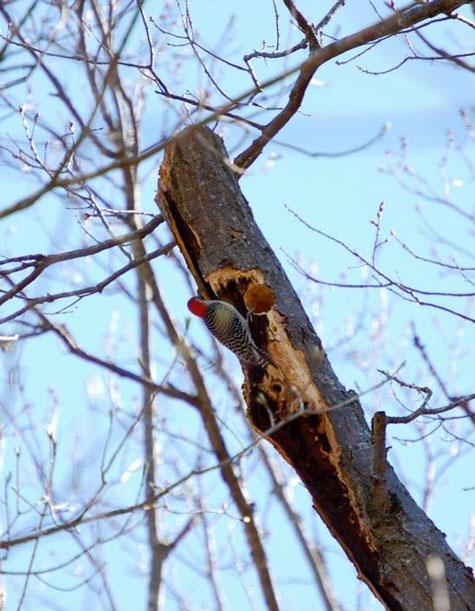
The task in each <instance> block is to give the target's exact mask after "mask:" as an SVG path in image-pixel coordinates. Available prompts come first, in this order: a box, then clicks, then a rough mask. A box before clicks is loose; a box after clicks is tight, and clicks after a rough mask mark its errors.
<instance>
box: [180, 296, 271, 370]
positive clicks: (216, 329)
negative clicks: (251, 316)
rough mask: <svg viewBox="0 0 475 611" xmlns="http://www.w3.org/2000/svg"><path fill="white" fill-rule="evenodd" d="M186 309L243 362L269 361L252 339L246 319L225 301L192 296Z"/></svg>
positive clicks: (262, 365) (266, 362) (259, 362)
mask: <svg viewBox="0 0 475 611" xmlns="http://www.w3.org/2000/svg"><path fill="white" fill-rule="evenodd" d="M188 309H189V310H190V312H191V313H192V314H194V315H195V316H199V317H200V318H202V319H203V321H204V323H205V325H206V326H207V327H208V329H209V330H210V331H211V333H212V334H213V335H214V337H215V338H216V339H217V340H218V341H219V342H220V343H221V344H223V346H226V348H229V350H231V352H234V354H235V355H236V356H237V357H238V358H239V360H240V361H242V362H244V363H250V364H252V365H258V366H260V367H266V366H267V365H268V364H269V363H270V362H271V361H270V359H269V357H268V356H267V354H266V353H265V352H264V351H263V350H261V349H260V348H258V347H257V346H256V344H255V342H254V340H253V339H252V335H251V330H250V329H249V325H248V323H247V320H246V319H245V318H244V316H242V315H241V314H240V313H239V312H238V311H237V310H236V308H235V307H234V306H233V305H231V304H230V303H227V302H226V301H219V300H212V301H205V300H204V299H198V298H197V297H192V298H191V299H190V300H189V301H188Z"/></svg>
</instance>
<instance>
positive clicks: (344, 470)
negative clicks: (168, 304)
mask: <svg viewBox="0 0 475 611" xmlns="http://www.w3.org/2000/svg"><path fill="white" fill-rule="evenodd" d="M157 202H158V204H159V206H160V208H161V210H162V212H163V214H164V216H165V218H166V220H167V221H168V224H169V226H170V228H171V231H172V232H173V234H174V237H175V239H176V241H177V244H178V245H179V247H180V250H181V252H182V254H183V256H184V258H185V260H186V263H187V265H188V267H189V269H190V272H191V273H192V274H193V276H194V278H195V280H196V283H197V285H198V287H199V291H200V293H201V295H202V296H203V297H205V298H219V299H224V300H227V301H229V302H232V303H233V304H234V305H235V306H236V307H237V308H238V309H239V310H240V311H241V313H243V314H244V315H245V314H246V308H245V306H244V300H243V295H244V294H245V292H246V289H247V287H248V286H249V285H250V284H263V285H266V286H267V287H269V288H270V289H271V290H272V291H273V292H274V294H275V296H276V303H275V305H274V306H273V308H272V309H271V310H270V311H269V312H267V313H266V314H264V315H261V316H254V317H252V333H253V336H254V338H255V340H256V342H257V343H258V345H259V346H260V347H261V348H263V349H264V350H266V352H267V353H268V354H269V355H270V358H271V360H272V363H273V365H270V366H269V367H268V370H267V372H262V371H261V370H256V369H255V368H253V369H248V370H246V371H245V383H244V389H243V392H244V397H245V400H246V403H247V406H248V417H249V419H250V421H251V423H252V424H253V426H254V427H255V428H256V429H257V430H258V431H260V432H264V431H266V430H267V429H268V428H269V427H270V426H271V425H272V424H275V423H277V424H278V423H281V422H282V421H283V420H287V419H289V417H290V418H292V417H293V420H291V421H289V422H288V423H286V424H284V425H283V426H281V427H280V428H278V429H277V430H275V431H274V432H273V433H272V434H271V435H269V436H268V439H269V441H270V442H271V443H272V444H273V445H274V447H275V448H276V449H277V451H278V452H279V453H280V454H281V455H282V456H283V457H284V458H285V460H287V461H288V462H289V463H290V464H291V465H292V466H293V467H294V469H295V470H296V472H297V473H298V474H299V476H300V478H301V479H302V482H303V483H304V484H305V486H306V487H307V489H308V491H309V493H310V494H311V496H312V499H313V504H314V507H315V509H316V511H317V512H318V513H319V515H320V516H321V517H322V519H323V520H324V521H325V523H326V524H327V526H328V528H329V529H330V532H331V533H332V535H333V536H334V537H335V538H336V539H337V540H338V542H339V543H340V545H341V546H342V547H343V549H344V550H345V552H346V554H347V555H348V557H349V559H350V560H351V561H352V562H353V564H354V565H355V567H356V569H357V571H358V575H359V577H360V578H361V579H362V580H364V581H365V582H366V583H367V584H368V586H369V587H370V588H371V590H372V591H373V592H374V594H375V595H376V596H377V598H378V599H379V600H380V601H381V602H382V603H383V604H385V605H386V607H387V608H389V609H391V610H399V609H401V610H405V611H408V610H417V611H421V610H422V609H431V608H432V607H433V600H432V587H431V586H432V584H431V581H430V578H429V576H428V573H427V568H426V564H427V560H428V558H429V557H434V556H435V557H439V558H441V559H442V561H443V562H444V565H445V572H446V576H447V588H448V592H449V596H450V603H451V611H462V610H464V611H468V610H469V609H473V608H474V606H475V602H474V601H475V584H474V581H473V574H472V572H471V570H470V569H469V568H467V567H465V566H464V564H463V563H462V562H461V561H460V560H459V559H458V558H457V556H456V555H455V554H454V552H453V551H452V550H451V549H450V548H449V546H448V545H447V543H446V541H445V536H444V534H443V533H442V532H440V531H439V530H438V529H437V528H436V527H435V526H434V524H433V523H432V522H431V520H430V519H429V518H428V517H427V516H426V514H425V513H424V512H423V511H422V510H421V509H420V508H419V507H418V506H417V505H416V503H415V502H414V500H413V499H412V498H411V497H410V495H409V493H408V492H407V490H406V489H405V487H404V486H403V485H402V483H401V482H400V481H399V480H398V478H397V477H396V475H395V473H394V471H393V470H392V469H391V467H390V466H389V465H387V468H386V470H385V473H384V476H385V477H384V480H381V478H380V477H376V478H375V477H374V476H373V464H374V457H373V448H372V442H371V435H370V431H369V429H368V426H367V424H366V421H365V418H364V415H363V411H362V408H361V405H360V403H359V400H358V398H357V397H356V395H355V393H354V392H353V391H351V390H350V391H347V390H345V388H344V387H343V386H342V384H341V383H340V382H339V380H338V378H337V377H336V375H335V373H334V372H333V370H332V368H331V365H330V362H329V360H328V358H327V356H326V354H325V352H324V350H323V348H322V344H321V341H320V339H319V338H318V336H317V335H316V333H315V331H314V329H313V328H312V326H311V324H310V322H309V320H308V318H307V316H306V314H305V312H304V310H303V308H302V305H301V303H300V301H299V299H298V296H297V295H296V293H295V291H294V290H293V288H292V286H291V284H290V282H289V280H288V278H287V276H286V274H285V272H284V270H283V269H282V267H281V265H280V263H279V261H278V260H277V258H276V256H275V254H274V253H273V251H272V250H271V248H270V246H269V244H268V243H267V241H266V240H265V238H264V236H263V235H262V233H261V231H260V230H259V228H258V227H257V225H256V223H255V221H254V218H253V215H252V211H251V209H250V207H249V205H248V203H247V201H246V199H245V198H244V196H243V195H242V193H241V191H240V189H239V186H238V183H237V177H236V175H235V174H234V172H233V170H232V165H231V164H230V162H229V158H228V155H227V153H226V150H225V148H224V145H223V143H222V141H221V139H220V138H218V137H217V136H216V135H214V134H213V133H212V132H211V131H210V130H208V129H207V128H203V127H199V128H189V129H187V130H184V131H183V132H182V134H181V135H180V137H178V138H176V140H175V141H174V142H173V143H172V144H170V145H169V146H168V148H167V150H166V154H165V158H164V161H163V163H162V166H161V169H160V184H159V194H158V197H157ZM274 365H275V366H274ZM342 403H343V404H344V407H340V408H339V409H331V408H332V407H334V406H337V405H341V404H342ZM299 410H306V411H307V412H313V413H310V414H309V413H306V414H304V415H301V416H299V417H295V415H296V413H297V412H298V411H299ZM315 412H320V413H315ZM382 481H383V483H384V485H385V487H386V493H385V494H384V495H383V497H384V499H385V501H384V502H381V498H382V496H381V490H378V493H377V494H375V490H377V487H378V486H379V487H380V486H381V482H382Z"/></svg>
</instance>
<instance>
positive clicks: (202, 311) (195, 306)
mask: <svg viewBox="0 0 475 611" xmlns="http://www.w3.org/2000/svg"><path fill="white" fill-rule="evenodd" d="M187 305H188V309H189V310H190V312H191V313H192V314H194V315H195V316H199V317H200V318H204V317H205V316H206V312H207V311H208V304H207V303H206V301H203V300H202V299H198V298H197V297H192V298H191V299H189V300H188V304H187Z"/></svg>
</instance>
